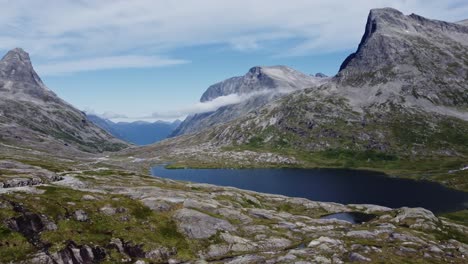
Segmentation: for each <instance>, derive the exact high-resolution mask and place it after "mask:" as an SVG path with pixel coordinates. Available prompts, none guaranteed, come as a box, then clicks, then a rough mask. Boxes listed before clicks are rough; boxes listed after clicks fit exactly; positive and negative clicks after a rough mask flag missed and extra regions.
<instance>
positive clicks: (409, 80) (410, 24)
mask: <svg viewBox="0 0 468 264" xmlns="http://www.w3.org/2000/svg"><path fill="white" fill-rule="evenodd" d="M467 52H468V27H466V26H464V25H461V24H457V23H450V22H445V21H439V20H433V19H428V18H425V17H422V16H419V15H416V14H411V15H404V14H403V13H401V12H400V11H398V10H395V9H391V8H383V9H373V10H371V11H370V13H369V16H368V19H367V23H366V28H365V32H364V35H363V37H362V40H361V42H360V44H359V46H358V49H357V51H356V52H355V53H353V54H351V55H349V56H348V57H347V58H346V59H345V61H344V62H343V63H342V65H341V67H340V71H339V73H338V75H337V76H336V77H337V78H336V79H337V80H338V81H339V82H340V84H342V85H344V86H351V87H361V88H362V87H377V85H378V84H386V86H387V87H391V88H387V89H386V91H385V92H384V93H382V92H378V91H377V90H376V91H375V94H378V95H382V96H378V97H379V98H377V99H376V100H377V101H379V102H385V101H388V100H393V99H391V98H400V97H407V98H408V99H410V100H413V99H424V100H427V101H429V102H430V103H435V104H437V105H446V106H454V105H457V106H462V105H466V102H467V101H466V100H467V99H468V97H467V96H466V94H467V93H466V89H467V88H466V85H465V83H466V80H467V79H466V78H467V76H468V57H467V54H468V53H467ZM383 97H386V98H383ZM371 101H372V102H373V101H375V100H374V99H372V100H371Z"/></svg>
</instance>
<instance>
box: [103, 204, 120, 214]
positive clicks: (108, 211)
mask: <svg viewBox="0 0 468 264" xmlns="http://www.w3.org/2000/svg"><path fill="white" fill-rule="evenodd" d="M116 211H117V210H116V209H115V208H114V207H111V206H110V205H106V206H104V207H102V208H100V209H99V212H101V213H103V214H105V215H109V216H111V215H115V213H116Z"/></svg>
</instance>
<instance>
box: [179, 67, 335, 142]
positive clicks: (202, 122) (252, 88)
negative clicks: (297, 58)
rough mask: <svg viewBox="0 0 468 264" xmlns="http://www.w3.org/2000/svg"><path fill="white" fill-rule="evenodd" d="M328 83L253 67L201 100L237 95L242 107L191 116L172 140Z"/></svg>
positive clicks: (281, 70)
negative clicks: (285, 96) (284, 97)
mask: <svg viewBox="0 0 468 264" xmlns="http://www.w3.org/2000/svg"><path fill="white" fill-rule="evenodd" d="M326 80H327V78H320V77H315V76H309V75H307V74H304V73H301V72H299V71H296V70H294V69H291V68H289V67H286V66H271V67H265V66H262V67H260V66H257V67H253V68H251V69H250V70H249V71H248V72H247V73H246V74H245V75H244V76H238V77H232V78H229V79H227V80H224V81H222V82H219V83H216V84H214V85H212V86H210V87H208V89H207V90H206V91H205V93H203V95H202V96H201V98H200V102H202V103H209V102H210V101H212V100H215V99H217V98H220V97H222V96H228V95H238V96H242V98H243V100H242V101H241V102H240V103H238V104H231V105H227V106H223V107H220V108H219V109H217V110H216V111H212V112H208V113H201V114H195V115H191V116H188V117H187V118H186V119H185V120H184V121H183V122H182V124H181V125H180V126H179V127H178V128H177V129H176V130H175V131H174V132H173V133H172V135H171V136H178V135H183V134H187V133H193V132H197V131H201V130H203V129H206V128H208V127H211V126H214V125H219V124H223V123H226V122H229V121H231V120H234V119H235V118H237V117H240V116H242V115H245V114H246V113H248V112H250V111H252V110H254V109H257V108H259V107H261V106H263V105H265V104H266V103H268V102H270V101H273V100H275V99H277V98H279V97H281V96H283V95H285V94H287V93H290V92H293V91H296V90H300V89H304V88H308V87H314V86H318V85H319V84H321V83H323V82H325V81H326Z"/></svg>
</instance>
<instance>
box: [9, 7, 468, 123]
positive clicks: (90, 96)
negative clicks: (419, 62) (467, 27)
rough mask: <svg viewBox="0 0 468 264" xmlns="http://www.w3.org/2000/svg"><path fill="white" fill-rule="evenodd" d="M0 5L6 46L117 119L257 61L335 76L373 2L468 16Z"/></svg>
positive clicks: (153, 108)
mask: <svg viewBox="0 0 468 264" xmlns="http://www.w3.org/2000/svg"><path fill="white" fill-rule="evenodd" d="M0 3H1V4H2V7H3V8H2V9H1V10H0V51H1V52H3V53H4V52H6V51H7V50H9V49H11V48H14V47H22V48H24V49H25V50H26V51H28V52H29V53H30V55H31V58H32V60H33V64H34V66H35V68H36V70H37V72H38V73H39V74H40V76H41V77H42V79H43V80H44V82H45V83H46V85H47V86H48V87H49V88H50V89H52V90H53V91H55V92H56V93H57V94H58V95H59V96H61V97H62V98H64V99H65V100H67V101H68V102H70V103H72V104H73V105H75V106H76V107H78V108H80V109H82V110H86V111H90V112H94V113H98V114H100V115H103V116H106V117H108V118H111V119H114V120H136V119H142V118H148V119H158V117H159V116H158V115H156V114H153V113H164V112H171V111H172V112H176V110H177V109H181V108H187V106H190V105H193V104H195V103H196V102H197V101H198V99H199V98H200V96H201V94H202V93H203V92H204V91H205V90H206V88H207V87H208V86H209V85H211V84H214V83H216V82H218V81H222V80H224V79H226V78H229V77H232V76H236V75H243V74H245V73H246V72H247V71H248V70H249V68H251V67H252V66H256V65H288V66H290V67H293V68H295V69H298V70H300V71H302V72H304V73H316V72H323V73H326V74H328V75H333V74H335V73H336V72H337V70H338V68H339V66H340V64H341V62H342V61H343V60H344V58H345V57H346V56H347V55H348V54H349V53H351V52H353V51H354V50H355V49H356V47H357V44H358V43H359V40H360V38H361V36H362V34H363V31H364V25H365V22H366V18H367V14H368V12H369V9H371V8H377V7H385V6H391V7H394V8H397V9H399V10H401V11H402V12H404V13H405V14H409V13H417V14H420V15H423V16H426V17H429V18H435V19H441V20H446V21H458V20H462V19H466V18H468V15H467V14H468V2H467V1H461V0H447V1H435V0H425V1H423V0H392V1H390V0H355V1H335V0H327V1H310V0H289V1H280V0H257V1H247V0H236V1H219V0H179V1H170V0H159V1H157V0H135V1H121V0H100V1H95V0H92V1H91V0H60V1H59V0H44V1H33V0H29V1H26V0H16V1H6V0H0ZM149 117H151V118H149ZM164 118H169V119H171V118H176V116H171V117H168V116H164Z"/></svg>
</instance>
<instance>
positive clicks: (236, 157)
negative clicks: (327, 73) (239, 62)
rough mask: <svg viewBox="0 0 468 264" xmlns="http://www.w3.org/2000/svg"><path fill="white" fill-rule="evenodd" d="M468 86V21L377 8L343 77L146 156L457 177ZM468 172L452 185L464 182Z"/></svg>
mask: <svg viewBox="0 0 468 264" xmlns="http://www.w3.org/2000/svg"><path fill="white" fill-rule="evenodd" d="M467 84H468V28H467V27H465V26H462V25H459V24H455V23H448V22H443V21H437V20H431V19H426V18H423V17H421V16H418V15H415V14H412V15H404V14H402V13H401V12H399V11H397V10H395V9H390V8H384V9H375V10H371V12H370V14H369V17H368V21H367V24H366V30H365V33H364V36H363V38H362V40H361V43H360V44H359V47H358V49H357V51H356V52H355V53H353V54H351V55H350V56H349V57H348V58H347V59H346V60H345V61H344V62H343V64H342V66H341V69H340V71H339V73H338V74H337V75H336V76H334V77H332V78H326V81H325V82H323V83H321V84H319V85H316V86H313V87H311V88H306V89H299V90H297V91H294V92H292V93H289V94H287V95H284V96H282V97H280V98H277V100H273V101H268V102H265V104H263V105H262V106H260V107H257V108H254V109H252V111H249V112H247V111H244V112H242V114H236V115H235V116H236V117H233V118H232V119H230V121H229V122H226V123H222V124H219V123H217V124H216V125H215V124H213V125H211V124H208V125H207V126H206V127H207V129H205V130H203V131H201V132H197V133H194V134H190V135H183V136H180V137H177V138H174V139H171V140H166V141H163V142H161V144H156V145H154V146H151V147H148V148H145V149H143V150H141V152H140V156H141V157H148V155H151V154H150V153H153V154H152V155H167V156H168V157H169V159H171V160H172V161H174V160H176V159H177V158H178V157H177V156H179V159H180V162H179V163H181V164H180V165H181V166H186V164H189V165H191V166H197V164H201V166H204V167H208V166H215V167H216V166H259V164H266V163H268V161H271V164H276V163H277V162H279V163H280V164H283V165H284V166H291V164H294V166H305V167H308V166H311V167H316V166H319V167H324V166H325V167H326V166H332V167H336V166H345V167H360V168H363V167H364V168H373V169H379V170H384V171H390V172H391V173H395V174H398V175H400V174H402V172H404V173H403V174H405V173H406V174H405V175H409V174H411V175H415V171H417V172H418V173H419V172H424V174H427V171H431V174H435V173H436V172H437V173H439V172H440V173H445V174H444V176H443V177H451V178H452V177H453V175H448V176H447V175H446V174H447V171H448V170H450V169H457V168H462V167H464V166H466V157H467V156H468V85H467ZM241 105H242V104H239V105H233V106H230V109H235V108H236V107H241ZM223 110H224V109H222V108H221V109H219V110H217V112H218V113H220V112H222V111H223ZM209 115H213V114H209ZM156 153H162V154H156ZM171 153H176V154H177V155H172V154H171ZM184 153H190V155H185V156H182V155H184ZM253 153H259V154H258V155H257V156H258V157H263V156H261V155H262V154H261V153H265V155H266V156H265V157H264V158H255V157H254V154H253ZM268 153H269V154H268ZM133 154H134V155H135V156H139V155H138V153H133ZM268 155H270V156H268ZM277 155H280V156H277ZM244 156H245V157H247V156H248V157H247V158H243V157H244ZM260 166H262V165H260ZM445 166H447V167H445ZM418 173H416V175H418ZM419 175H421V174H419ZM465 178H466V177H465ZM465 178H463V177H461V178H457V179H454V180H453V182H452V184H453V185H454V186H456V187H457V188H461V189H465V188H467V186H468V183H466V182H467V181H466V180H463V179H465ZM445 179H446V178H445ZM444 182H445V183H447V181H444Z"/></svg>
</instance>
